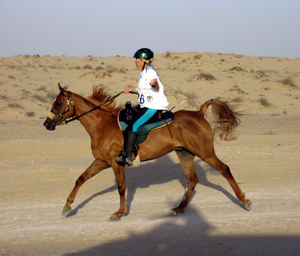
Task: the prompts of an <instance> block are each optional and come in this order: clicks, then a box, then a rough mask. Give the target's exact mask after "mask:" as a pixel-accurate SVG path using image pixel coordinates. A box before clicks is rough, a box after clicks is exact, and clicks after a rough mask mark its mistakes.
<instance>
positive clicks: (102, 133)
mask: <svg viewBox="0 0 300 256" xmlns="http://www.w3.org/2000/svg"><path fill="white" fill-rule="evenodd" d="M58 88H59V91H60V92H59V94H58V95H57V97H56V99H55V101H54V102H53V104H52V108H51V112H49V114H48V116H47V118H46V120H45V122H44V126H45V127H46V128H47V129H48V130H55V127H56V126H57V125H61V124H64V123H67V122H68V121H69V120H70V119H71V120H74V119H77V120H79V121H80V123H81V124H82V125H83V127H84V128H85V129H86V131H87V133H88V134H89V135H90V137H91V149H92V154H93V156H94V158H95V160H94V161H93V163H92V164H91V165H90V166H89V167H88V168H87V169H86V170H85V171H84V172H83V173H82V174H81V175H80V176H79V177H78V179H77V180H76V183H75V186H74V188H73V190H72V191H71V193H70V195H69V196H68V198H67V200H66V203H65V205H64V207H63V211H62V215H63V216H67V215H68V214H69V213H70V212H71V211H72V208H71V204H72V203H73V202H74V200H75V197H76V195H77V193H78V191H79V189H80V187H81V186H82V185H83V184H84V183H85V182H86V181H87V180H88V179H90V178H92V177H93V176H95V175H96V174H98V173H99V172H101V171H102V170H104V169H107V168H110V167H112V169H113V171H114V174H115V178H116V183H117V187H118V192H119V196H120V208H119V210H118V211H116V212H115V213H113V214H111V216H110V220H111V221H117V220H119V219H120V218H121V217H122V216H125V215H126V213H127V205H126V197H125V192H126V183H125V166H121V165H118V164H117V163H116V162H115V160H114V158H115V157H117V156H119V153H120V151H121V150H122V148H123V133H122V131H121V129H120V127H119V125H118V120H117V118H118V113H119V111H120V110H121V109H122V106H116V102H115V99H114V97H112V96H111V95H109V94H108V93H107V91H106V90H105V89H104V88H103V87H100V88H96V87H94V88H93V94H92V95H91V96H89V97H88V98H84V97H82V96H80V95H78V94H76V93H72V92H71V91H68V90H67V88H66V87H64V88H63V87H62V86H61V85H60V84H58ZM120 94H121V93H120ZM97 104H100V105H99V106H97ZM209 106H211V107H212V112H213V117H214V120H215V121H214V122H215V124H216V125H215V126H213V125H211V124H210V123H208V121H207V120H206V119H205V114H206V112H207V108H208V107H209ZM240 115H242V114H241V113H240V112H237V111H235V109H234V106H232V105H230V103H229V102H227V101H221V100H218V99H210V100H208V101H206V102H205V103H204V104H202V105H201V107H200V108H199V110H197V111H190V110H179V111H176V112H174V115H173V120H172V122H171V123H169V124H168V125H165V126H163V127H161V128H159V129H154V130H151V131H150V133H149V135H148V137H147V139H146V141H145V142H143V143H141V144H139V145H138V146H139V151H138V154H139V156H140V161H142V162H143V161H147V160H152V159H156V158H159V157H161V156H163V155H166V154H168V153H170V152H172V151H175V152H176V154H177V156H178V158H179V161H180V163H181V166H182V169H183V171H184V173H185V176H186V188H185V192H184V195H183V198H182V201H181V202H180V204H179V205H178V206H177V207H175V208H173V209H171V211H170V212H171V213H172V215H174V216H176V215H178V213H184V212H185V210H186V208H187V206H188V203H189V200H190V198H191V196H192V194H193V191H194V189H195V186H196V184H197V183H198V177H197V174H196V171H195V167H194V159H195V156H197V157H199V158H201V159H202V160H203V161H205V162H206V163H207V164H209V165H210V166H211V167H212V168H213V169H215V170H217V171H218V172H219V173H220V174H221V175H222V176H223V177H224V178H225V179H226V180H227V181H228V182H229V184H230V186H231V187H232V189H233V191H234V193H235V195H236V197H237V198H238V199H239V200H240V202H241V203H242V205H243V206H242V207H244V208H245V210H248V211H250V210H251V207H252V202H251V200H249V199H246V198H245V194H244V193H243V191H242V190H241V188H240V187H239V185H238V184H237V182H236V181H235V179H234V177H233V175H232V173H231V171H230V168H229V167H228V166H227V165H226V164H224V163H223V162H221V160H219V159H218V157H217V156H216V154H215V150H214V141H215V137H216V136H218V137H220V139H221V140H231V139H235V137H234V131H235V128H236V127H237V126H238V125H239V123H240V119H239V116H240Z"/></svg>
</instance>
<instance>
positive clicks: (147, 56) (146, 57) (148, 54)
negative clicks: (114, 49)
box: [133, 48, 154, 65]
mask: <svg viewBox="0 0 300 256" xmlns="http://www.w3.org/2000/svg"><path fill="white" fill-rule="evenodd" d="M153 57H154V53H153V52H152V51H151V50H150V49H148V48H141V49H139V50H137V51H136V53H135V54H134V55H133V58H136V59H141V60H142V61H144V62H145V63H146V64H148V65H151V64H152V61H153Z"/></svg>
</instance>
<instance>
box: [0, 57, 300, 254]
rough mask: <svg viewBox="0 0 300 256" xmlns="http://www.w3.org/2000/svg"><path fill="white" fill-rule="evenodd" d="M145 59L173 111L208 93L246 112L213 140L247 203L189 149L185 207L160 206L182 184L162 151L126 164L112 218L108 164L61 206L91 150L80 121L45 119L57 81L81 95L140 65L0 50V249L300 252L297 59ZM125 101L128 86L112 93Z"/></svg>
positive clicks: (131, 76) (132, 73)
mask: <svg viewBox="0 0 300 256" xmlns="http://www.w3.org/2000/svg"><path fill="white" fill-rule="evenodd" d="M154 67H155V69H156V70H157V71H158V73H159V75H160V78H161V80H162V82H163V84H164V86H165V92H166V95H167V96H168V99H169V102H170V105H171V107H175V108H174V109H173V111H174V112H175V111H178V110H180V109H190V110H197V109H199V107H200V105H201V104H202V103H204V102H205V101H207V100H209V99H211V98H220V99H222V100H231V101H232V102H233V103H234V104H238V105H239V107H238V109H239V110H243V111H244V115H243V116H242V118H241V121H242V123H241V125H240V126H239V127H238V128H237V134H238V139H237V140H233V141H230V142H224V141H217V142H216V143H215V150H216V153H217V156H218V157H219V158H220V159H221V160H222V161H223V162H225V163H226V164H228V165H229V166H230V168H231V171H232V173H233V175H234V177H235V179H236V180H237V182H238V184H239V185H240V187H241V189H242V190H243V191H244V192H245V193H246V197H247V198H249V199H251V200H252V202H253V207H252V210H251V211H247V210H245V208H243V207H242V205H241V204H240V202H239V201H238V200H237V199H236V197H235V195H234V192H233V191H232V189H231V187H230V186H229V184H228V183H227V181H226V180H225V179H224V178H223V177H221V175H219V174H218V173H217V172H216V171H215V170H213V169H212V168H211V167H210V166H208V165H207V164H206V163H205V162H203V161H202V160H201V159H196V160H195V166H196V170H197V175H198V177H199V184H198V185H197V186H196V190H195V193H194V195H193V197H192V200H191V202H190V204H189V206H188V208H187V210H186V212H185V213H184V214H179V215H178V216H176V217H169V216H168V213H169V209H170V208H173V207H175V206H177V205H178V204H179V202H180V200H181V198H182V195H183V193H184V187H185V176H184V173H183V171H182V169H181V166H180V163H179V161H178V159H177V157H176V154H175V153H170V154H168V155H166V156H164V157H162V158H159V159H156V160H152V161H149V162H144V163H142V164H141V166H140V167H139V168H127V169H126V179H127V205H128V214H127V215H126V216H124V217H122V218H121V219H120V220H119V221H117V222H109V221H108V220H109V217H110V214H112V213H113V212H115V211H116V210H117V209H118V208H119V195H118V190H117V186H116V184H115V178H114V174H113V171H112V169H107V170H104V171H103V172H101V173H100V174H98V175H97V176H95V177H94V178H92V179H91V180H89V181H87V183H85V184H84V185H83V186H82V188H81V189H80V191H79V193H78V195H77V197H76V200H75V202H74V204H73V205H72V206H73V210H72V212H71V213H70V214H69V215H67V216H66V217H63V216H62V215H61V211H62V207H63V205H64V203H65V200H66V198H67V196H68V195H69V193H70V192H71V190H72V188H73V186H74V183H75V181H76V179H77V178H78V176H79V175H80V174H81V173H82V172H83V171H84V170H85V169H86V168H87V167H88V166H89V165H90V164H91V163H92V161H93V156H92V154H91V150H90V138H89V136H88V134H87V133H86V131H85V130H84V128H83V127H82V126H81V124H80V123H79V122H77V121H76V122H72V123H70V124H68V125H64V126H59V127H57V128H56V130H55V131H48V130H46V129H45V127H43V122H44V120H45V119H46V115H47V112H48V111H49V110H50V108H51V104H52V102H53V100H54V99H55V97H56V95H57V94H58V92H59V91H58V87H57V83H58V82H59V83H61V84H62V85H63V86H68V88H69V90H70V91H72V92H75V93H78V94H80V95H82V96H84V97H87V96H89V95H90V94H91V93H92V88H93V86H104V87H106V88H107V90H108V92H109V93H110V94H111V95H115V94H117V93H119V92H120V91H122V90H123V88H124V87H126V86H128V85H130V86H135V85H136V84H137V79H138V75H139V71H138V70H137V69H136V68H135V65H134V63H133V61H132V58H129V57H122V56H115V57H94V56H87V57H82V58H79V57H66V56H39V55H31V56H30V55H22V56H21V55H20V56H14V57H9V58H0V132H1V133H0V134H1V136H0V140H1V143H0V150H1V151H0V152H1V154H0V159H1V162H0V174H1V183H0V230H1V232H0V255H299V254H300V206H299V205H300V197H299V195H300V186H299V182H300V175H299V166H300V113H299V109H300V99H299V98H300V90H299V89H300V77H299V75H300V59H299V58H298V59H286V58H276V57H259V56H258V57H254V56H244V55H236V54H227V53H226V54H225V53H200V52H190V53H176V52H166V53H162V54H157V55H155V60H154ZM127 100H131V101H132V102H135V101H136V96H134V95H121V96H119V97H118V98H117V99H116V101H117V102H118V103H120V104H124V103H125V102H126V101H127ZM208 118H209V114H208ZM145 143H146V142H145Z"/></svg>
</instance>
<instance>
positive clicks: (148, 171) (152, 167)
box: [66, 155, 245, 217]
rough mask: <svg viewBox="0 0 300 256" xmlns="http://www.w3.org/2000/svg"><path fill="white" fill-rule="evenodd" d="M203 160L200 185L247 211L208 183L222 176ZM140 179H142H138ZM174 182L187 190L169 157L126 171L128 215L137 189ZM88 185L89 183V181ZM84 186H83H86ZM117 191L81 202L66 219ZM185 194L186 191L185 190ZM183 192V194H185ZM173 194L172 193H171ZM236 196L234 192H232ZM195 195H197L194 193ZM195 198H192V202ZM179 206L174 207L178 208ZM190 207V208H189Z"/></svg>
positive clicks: (218, 187)
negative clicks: (209, 176)
mask: <svg viewBox="0 0 300 256" xmlns="http://www.w3.org/2000/svg"><path fill="white" fill-rule="evenodd" d="M161 161H162V162H163V165H162V164H158V163H157V162H161ZM201 161H202V160H201V159H197V160H196V161H195V168H196V172H197V176H198V178H199V181H198V184H200V185H204V186H207V187H210V188H212V189H215V190H218V191H220V192H222V193H223V194H224V195H226V196H227V197H228V198H229V199H230V200H231V201H232V202H233V203H234V204H237V205H238V206H240V207H241V208H243V209H245V208H244V206H243V205H242V204H241V202H240V201H239V200H238V199H237V198H236V197H235V196H234V195H232V194H231V193H230V192H229V191H227V190H226V189H224V188H223V187H222V186H220V185H216V184H213V183H211V182H210V181H208V179H207V175H208V174H214V175H220V174H219V173H218V172H217V171H216V170H214V169H212V168H211V167H209V168H208V169H207V170H204V169H203V168H202V167H201V166H200V165H198V164H197V163H199V162H201ZM157 167H158V168H157ZM136 177H139V178H140V179H138V178H136ZM173 180H178V181H179V182H180V183H181V185H182V187H183V188H185V184H186V179H185V175H184V172H183V170H182V168H181V164H180V163H174V162H173V160H172V159H171V158H170V157H169V156H168V155H166V156H163V157H162V158H160V160H156V161H155V162H154V163H153V162H151V163H143V164H142V165H141V166H140V167H139V168H132V169H126V185H127V215H128V214H129V213H130V208H131V203H132V201H133V200H134V195H135V193H136V190H137V189H141V188H143V189H144V188H147V187H149V186H150V185H161V184H166V183H168V182H171V181H173ZM226 182H227V181H226V179H224V183H226ZM87 183H88V181H87ZM85 185H86V184H84V185H83V186H85ZM114 190H115V191H116V193H118V191H117V185H116V184H115V185H112V186H111V187H109V188H107V189H105V190H103V191H101V192H98V193H96V194H94V195H92V196H91V197H89V198H87V199H86V200H84V201H83V202H81V203H80V204H79V205H77V207H76V208H74V209H73V210H72V211H71V212H70V213H69V214H68V215H67V216H66V217H71V216H74V215H76V214H77V213H78V211H79V210H80V209H82V208H83V207H84V206H85V205H86V204H88V203H89V202H90V201H92V200H93V199H94V198H96V197H98V196H101V195H104V194H105V193H108V192H111V191H114ZM196 190H197V186H196V188H195V191H196ZM183 192H184V190H183ZM183 192H182V193H183ZM170 193H171V191H170ZM232 193H233V194H234V192H233V191H232ZM194 194H195V193H194ZM180 199H181V198H178V205H179V203H180ZM192 199H193V197H192V198H191V200H192ZM176 206H177V205H174V207H176ZM188 207H189V206H188Z"/></svg>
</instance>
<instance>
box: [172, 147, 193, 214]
mask: <svg viewBox="0 0 300 256" xmlns="http://www.w3.org/2000/svg"><path fill="white" fill-rule="evenodd" d="M176 154H177V156H178V158H179V161H180V163H181V166H182V169H183V170H184V173H185V176H186V187H185V193H184V195H183V198H182V201H181V203H180V205H179V206H178V207H176V208H173V209H172V211H174V215H177V214H178V212H182V213H184V211H185V209H186V207H187V205H188V203H189V200H190V198H191V196H192V194H193V192H194V189H195V187H196V185H197V183H198V177H197V175H196V171H195V167H194V158H195V156H194V155H193V154H191V153H190V152H188V151H187V150H185V149H178V150H176Z"/></svg>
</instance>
